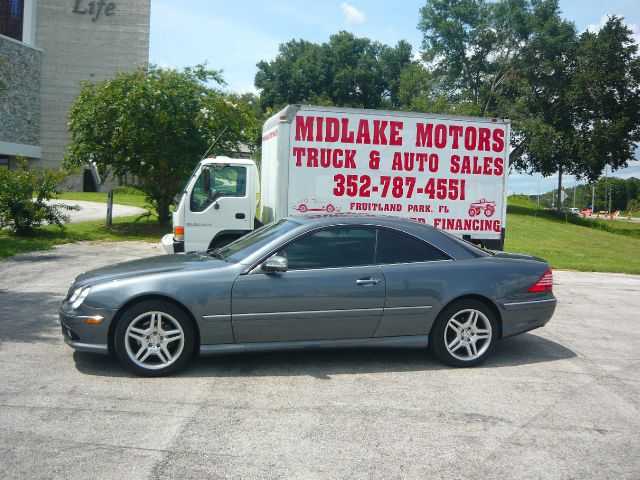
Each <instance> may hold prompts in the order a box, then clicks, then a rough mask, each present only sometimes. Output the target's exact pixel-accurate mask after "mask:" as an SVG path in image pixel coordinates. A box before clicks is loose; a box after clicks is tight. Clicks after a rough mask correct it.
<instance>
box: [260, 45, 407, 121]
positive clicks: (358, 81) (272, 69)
mask: <svg viewBox="0 0 640 480" xmlns="http://www.w3.org/2000/svg"><path fill="white" fill-rule="evenodd" d="M410 59H411V45H409V43H407V42H405V41H400V42H398V44H397V45H396V46H395V47H389V46H387V45H382V44H380V43H378V42H374V41H372V40H369V39H368V38H357V37H355V36H354V35H353V34H351V33H348V32H339V33H338V34H336V35H332V36H331V37H330V39H329V42H328V43H323V44H316V43H312V42H308V41H305V40H291V41H289V42H287V43H284V44H282V45H280V53H279V54H278V56H277V57H276V59H275V60H273V61H270V62H265V61H261V62H259V63H258V65H257V66H258V72H257V73H256V77H255V85H256V88H258V89H260V90H261V92H260V101H261V104H262V107H263V109H267V108H280V107H282V106H284V105H287V104H291V103H313V104H320V105H339V106H345V107H365V108H380V107H383V106H384V107H389V108H390V107H393V106H397V105H398V104H399V101H398V94H399V86H400V85H399V78H400V72H401V70H402V68H403V67H404V66H405V65H406V64H408V63H409V62H410Z"/></svg>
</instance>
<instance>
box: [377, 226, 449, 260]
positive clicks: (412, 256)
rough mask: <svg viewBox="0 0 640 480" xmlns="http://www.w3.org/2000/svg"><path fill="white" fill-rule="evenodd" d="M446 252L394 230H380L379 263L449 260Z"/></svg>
mask: <svg viewBox="0 0 640 480" xmlns="http://www.w3.org/2000/svg"><path fill="white" fill-rule="evenodd" d="M449 259H450V257H448V256H447V255H446V254H444V253H443V252H441V251H440V250H438V249H437V248H435V247H432V246H431V245H429V244H427V243H425V242H422V241H420V240H418V239H416V238H413V237H411V236H409V235H405V234H404V233H400V232H395V231H393V230H387V229H382V228H381V229H379V230H378V245H377V250H376V260H377V263H382V264H389V263H412V262H433V261H438V260H449Z"/></svg>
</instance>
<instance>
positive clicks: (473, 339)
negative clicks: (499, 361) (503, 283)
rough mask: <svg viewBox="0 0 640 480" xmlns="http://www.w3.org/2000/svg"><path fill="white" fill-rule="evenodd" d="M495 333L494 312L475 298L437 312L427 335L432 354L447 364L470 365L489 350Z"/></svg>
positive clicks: (496, 328) (481, 360) (480, 360)
mask: <svg viewBox="0 0 640 480" xmlns="http://www.w3.org/2000/svg"><path fill="white" fill-rule="evenodd" d="M497 336H498V323H497V321H496V318H495V315H494V313H493V312H492V311H491V309H489V308H488V307H487V306H486V305H485V304H484V303H482V302H479V301H477V300H471V299H469V300H461V301H458V302H455V303H453V304H451V305H450V306H448V307H447V308H446V309H445V310H443V311H442V313H440V315H439V316H438V319H437V320H436V323H435V325H434V327H433V329H432V331H431V335H429V344H430V345H431V348H432V350H433V352H434V353H435V355H436V356H437V357H438V358H439V359H440V360H441V361H442V362H444V363H446V364H447V365H452V366H454V367H473V366H475V365H478V364H480V363H482V362H483V361H484V360H486V358H487V357H488V356H489V354H490V353H491V350H492V349H493V346H494V344H495V340H496V338H497Z"/></svg>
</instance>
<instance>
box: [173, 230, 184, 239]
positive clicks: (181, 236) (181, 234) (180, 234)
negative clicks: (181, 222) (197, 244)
mask: <svg viewBox="0 0 640 480" xmlns="http://www.w3.org/2000/svg"><path fill="white" fill-rule="evenodd" d="M173 237H174V238H175V239H176V240H178V241H181V240H184V227H173Z"/></svg>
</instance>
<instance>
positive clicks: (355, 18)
mask: <svg viewBox="0 0 640 480" xmlns="http://www.w3.org/2000/svg"><path fill="white" fill-rule="evenodd" d="M340 9H341V10H342V13H343V14H344V17H345V20H346V21H347V23H363V22H364V17H365V15H364V12H361V11H360V10H358V9H357V8H356V7H354V6H353V5H349V4H348V3H347V2H342V3H341V4H340Z"/></svg>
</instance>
